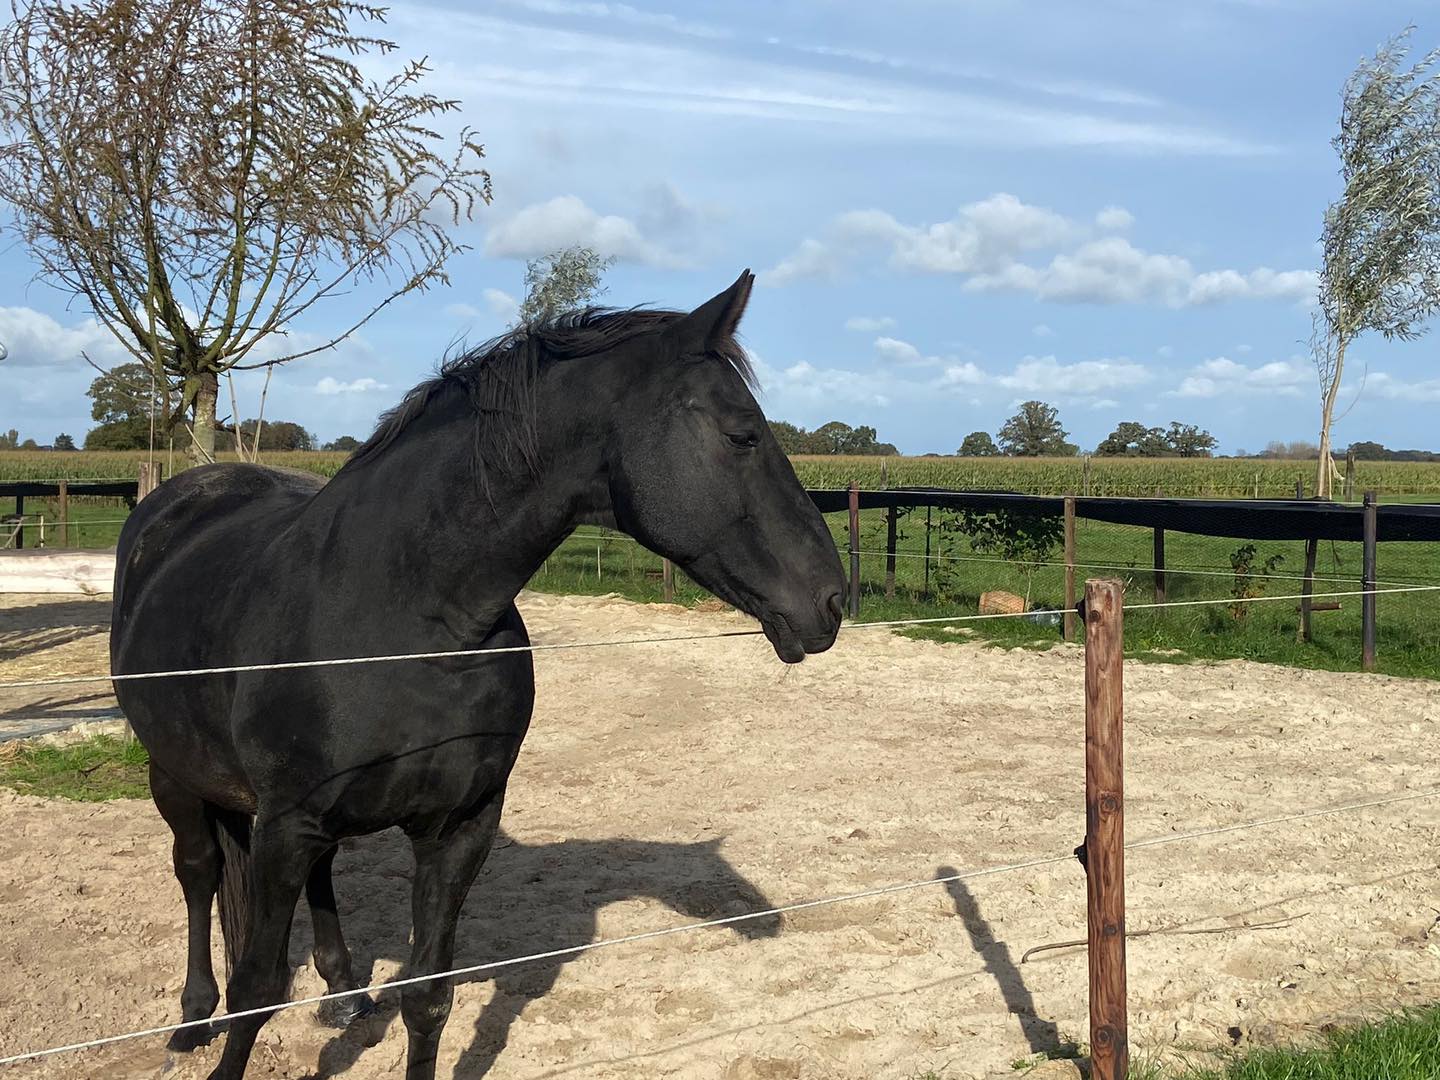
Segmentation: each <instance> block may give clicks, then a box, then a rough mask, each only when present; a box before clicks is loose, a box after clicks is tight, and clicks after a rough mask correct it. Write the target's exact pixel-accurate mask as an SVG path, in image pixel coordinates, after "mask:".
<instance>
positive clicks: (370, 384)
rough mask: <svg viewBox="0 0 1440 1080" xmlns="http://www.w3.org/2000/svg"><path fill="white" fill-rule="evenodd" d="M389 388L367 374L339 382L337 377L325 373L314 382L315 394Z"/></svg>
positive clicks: (359, 392)
mask: <svg viewBox="0 0 1440 1080" xmlns="http://www.w3.org/2000/svg"><path fill="white" fill-rule="evenodd" d="M388 389H390V388H389V387H388V386H386V385H385V384H384V383H382V382H380V381H379V380H378V379H372V378H370V377H369V376H368V375H367V376H364V377H362V378H359V379H353V380H351V381H350V382H341V381H340V380H339V379H336V378H333V377H331V376H329V375H326V376H325V377H324V378H323V379H321V380H320V381H319V382H317V383H316V384H315V392H316V393H317V394H325V395H333V394H367V393H369V392H370V391H372V390H388Z"/></svg>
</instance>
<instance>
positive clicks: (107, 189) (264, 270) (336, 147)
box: [0, 0, 490, 460]
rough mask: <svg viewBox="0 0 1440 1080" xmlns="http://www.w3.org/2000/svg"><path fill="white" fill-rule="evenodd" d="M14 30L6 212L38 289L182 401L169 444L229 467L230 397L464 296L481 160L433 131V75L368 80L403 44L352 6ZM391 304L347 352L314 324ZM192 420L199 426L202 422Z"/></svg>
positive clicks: (61, 13)
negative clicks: (257, 374) (242, 372)
mask: <svg viewBox="0 0 1440 1080" xmlns="http://www.w3.org/2000/svg"><path fill="white" fill-rule="evenodd" d="M12 12H13V15H14V21H13V23H11V24H10V25H9V26H8V27H6V28H5V29H4V30H3V31H0V198H3V199H4V200H6V201H8V202H9V203H10V204H11V206H12V207H13V210H14V227H15V229H16V230H17V231H18V233H19V235H20V236H21V237H22V238H23V239H24V240H25V241H26V243H27V244H28V245H29V247H30V249H31V251H32V253H33V254H34V257H35V258H36V260H37V262H38V263H39V265H40V277H42V278H43V279H45V280H47V281H49V282H51V283H52V284H54V285H56V286H58V287H59V288H61V289H62V290H65V291H67V292H70V293H72V294H74V295H76V296H79V297H81V298H83V299H84V300H85V302H86V303H87V304H88V305H89V306H90V309H91V310H92V311H93V312H94V314H95V316H96V318H97V319H98V320H99V321H100V322H101V323H102V324H104V325H105V326H106V327H107V328H109V330H110V331H111V332H112V333H113V334H114V335H115V337H116V338H117V339H119V340H120V342H121V343H122V344H123V345H124V346H125V347H126V348H127V349H128V350H129V351H130V352H131V353H132V354H134V356H135V357H136V358H137V359H139V360H140V361H141V362H142V363H145V364H146V365H147V367H149V368H150V369H151V370H152V371H153V372H154V373H155V375H156V378H157V379H158V380H159V381H160V382H162V383H163V384H166V385H170V386H174V387H176V388H177V389H178V390H179V391H180V393H181V402H182V405H181V407H180V408H179V409H178V410H176V411H175V412H174V413H172V414H171V415H170V416H169V417H167V418H166V421H167V426H170V425H182V424H183V425H185V426H187V427H188V428H189V429H190V432H191V436H192V437H191V440H190V453H191V456H192V458H194V459H196V460H205V459H208V458H210V457H211V456H212V455H213V451H214V439H215V403H216V397H217V394H218V390H219V377H220V376H221V375H222V374H224V373H225V372H227V371H230V370H232V369H242V368H247V367H250V368H253V367H262V366H268V365H274V364H279V363H284V362H286V361H288V360H294V359H296V358H297V357H301V356H306V355H309V354H311V353H315V352H319V351H321V350H324V349H328V348H331V347H333V346H334V345H336V344H337V343H338V342H340V341H341V340H343V339H344V338H345V337H347V336H348V335H349V334H351V333H353V332H354V331H355V330H356V329H358V328H359V327H360V326H362V325H364V324H365V322H367V321H368V320H369V319H370V318H371V317H372V316H373V315H374V314H375V313H376V312H377V311H379V310H380V309H381V308H383V307H385V306H386V305H387V304H389V303H390V302H391V301H393V300H394V299H395V298H396V297H398V296H401V295H403V294H405V293H407V292H410V291H411V290H414V289H424V288H426V287H428V286H430V285H432V284H434V283H436V282H445V281H446V280H447V278H446V275H445V271H444V267H445V264H446V262H447V261H448V260H449V258H450V257H451V256H453V255H454V254H456V253H457V252H458V251H461V250H463V247H462V246H461V245H459V244H457V243H456V242H455V241H454V240H453V239H452V238H451V237H450V236H449V234H448V231H447V227H448V226H451V225H454V224H458V222H459V221H460V219H461V217H462V216H464V217H467V218H468V217H469V215H470V213H471V211H472V210H473V207H474V204H475V201H476V199H480V200H483V201H486V202H488V201H489V198H490V178H489V175H488V174H487V173H486V172H485V170H484V169H482V168H480V167H479V165H478V159H479V158H481V157H482V156H483V148H482V147H481V146H480V144H479V143H477V142H476V141H475V140H474V138H473V137H472V135H471V134H470V133H469V131H468V130H467V131H464V132H462V133H461V135H460V138H459V141H458V145H457V146H455V147H454V148H452V149H450V150H446V149H445V147H444V145H443V140H442V139H441V137H440V135H439V134H438V133H437V132H435V131H434V130H433V129H432V128H431V127H429V126H428V125H429V124H430V123H431V121H432V120H433V118H434V117H436V116H439V115H441V114H444V113H448V112H451V111H454V110H456V109H457V108H458V105H457V103H456V102H454V101H449V100H443V99H441V98H438V97H436V96H434V95H432V94H428V93H423V92H421V91H420V89H419V86H418V84H419V82H420V81H421V79H422V77H423V76H424V74H425V72H426V70H427V69H426V67H425V63H424V61H423V60H422V61H418V62H410V63H407V64H404V65H402V66H400V68H399V70H398V71H397V72H396V74H394V75H393V76H391V77H390V78H388V79H386V80H384V81H382V82H375V81H373V80H369V79H366V78H365V77H364V76H363V75H362V74H361V72H360V70H359V68H358V67H357V59H358V57H360V56H361V55H362V54H364V53H367V52H375V53H380V54H384V53H388V52H390V51H391V50H392V49H393V48H394V45H393V43H391V42H388V41H385V40H382V39H380V38H377V37H371V36H365V35H363V34H360V33H357V32H355V31H354V30H352V28H351V23H352V22H357V23H378V22H380V21H383V10H382V9H380V8H375V7H369V6H365V5H363V4H352V3H347V2H343V0H318V2H315V0H241V2H239V3H235V2H229V0H85V2H81V3H78V4H77V3H74V2H73V0H37V2H33V3H26V2H25V0H12ZM357 283H363V284H366V285H371V286H372V288H374V291H373V292H371V293H370V294H369V296H368V299H367V302H366V303H365V304H364V305H363V307H362V308H361V309H360V310H359V311H358V313H351V314H350V315H347V318H346V320H345V322H344V324H342V326H341V327H340V328H339V329H338V330H336V331H335V332H333V333H331V332H327V333H325V334H322V335H321V336H320V338H319V339H318V340H312V339H308V338H307V339H305V340H303V341H300V340H295V339H294V338H293V337H287V336H286V334H287V330H291V329H293V328H294V325H295V323H296V320H298V319H300V318H301V317H302V316H304V315H306V313H308V312H309V311H310V309H311V307H312V306H313V305H315V304H316V303H317V302H319V301H321V300H325V299H330V298H333V297H336V296H338V295H340V294H341V293H342V292H344V291H348V290H350V289H351V288H353V286H355V285H356V284H357ZM187 418H188V419H187Z"/></svg>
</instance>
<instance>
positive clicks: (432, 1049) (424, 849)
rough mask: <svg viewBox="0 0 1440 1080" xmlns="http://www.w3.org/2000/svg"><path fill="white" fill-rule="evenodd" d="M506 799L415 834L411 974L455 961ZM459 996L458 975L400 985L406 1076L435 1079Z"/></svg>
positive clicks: (442, 967)
mask: <svg viewBox="0 0 1440 1080" xmlns="http://www.w3.org/2000/svg"><path fill="white" fill-rule="evenodd" d="M503 799H504V793H503V792H498V793H496V794H495V796H494V797H493V798H492V799H491V800H490V801H489V802H488V803H487V804H486V805H485V807H484V808H483V809H482V810H481V811H480V812H479V813H478V814H476V815H475V816H474V817H472V818H469V819H468V820H465V821H462V822H460V823H459V824H458V825H455V826H454V827H453V828H452V829H450V830H449V831H447V832H446V833H444V834H442V835H441V836H439V837H429V838H425V839H415V838H412V841H411V842H412V845H413V847H414V851H415V882H414V894H413V898H412V903H413V906H414V918H415V944H414V948H413V950H412V951H411V954H410V968H409V971H408V972H407V975H409V976H410V977H414V976H417V975H429V974H431V973H433V972H437V971H446V970H448V969H449V968H450V967H451V966H452V965H453V963H454V959H455V924H456V923H457V921H458V920H459V918H460V908H461V907H462V906H463V905H464V903H465V896H466V894H467V893H469V891H470V886H471V884H472V883H473V882H474V881H475V875H476V874H478V873H479V872H480V867H481V866H482V865H483V864H484V862H485V858H486V856H488V855H489V854H490V845H491V843H492V842H493V841H494V839H495V830H496V828H497V827H498V826H499V824H500V807H501V804H502V802H503ZM454 996H455V980H454V979H453V978H445V979H432V980H428V981H426V982H421V983H415V984H413V985H410V986H407V987H405V988H404V989H403V990H402V991H401V993H400V1013H401V1015H402V1016H403V1017H404V1019H405V1027H406V1029H407V1030H408V1031H409V1034H410V1046H409V1050H408V1053H407V1055H406V1068H405V1078H406V1080H434V1077H435V1060H436V1058H437V1057H438V1055H439V1050H440V1035H441V1032H442V1031H443V1030H444V1028H445V1021H446V1020H448V1019H449V1018H450V1005H451V1002H452V1001H453V999H454Z"/></svg>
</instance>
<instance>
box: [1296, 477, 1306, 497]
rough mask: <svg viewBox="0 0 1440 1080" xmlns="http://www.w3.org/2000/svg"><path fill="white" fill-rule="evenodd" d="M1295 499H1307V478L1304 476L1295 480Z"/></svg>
mask: <svg viewBox="0 0 1440 1080" xmlns="http://www.w3.org/2000/svg"><path fill="white" fill-rule="evenodd" d="M1295 498H1297V499H1303V498H1305V478H1304V477H1303V476H1300V477H1297V478H1296V480H1295Z"/></svg>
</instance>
